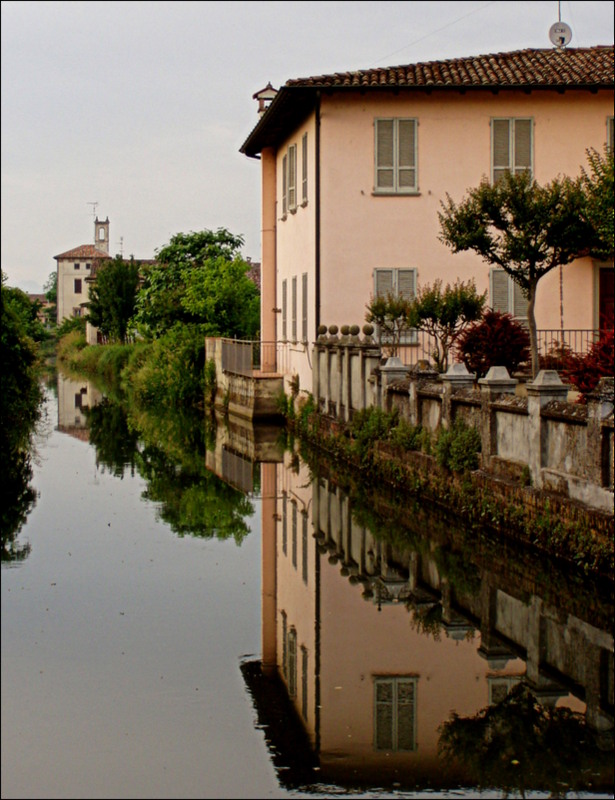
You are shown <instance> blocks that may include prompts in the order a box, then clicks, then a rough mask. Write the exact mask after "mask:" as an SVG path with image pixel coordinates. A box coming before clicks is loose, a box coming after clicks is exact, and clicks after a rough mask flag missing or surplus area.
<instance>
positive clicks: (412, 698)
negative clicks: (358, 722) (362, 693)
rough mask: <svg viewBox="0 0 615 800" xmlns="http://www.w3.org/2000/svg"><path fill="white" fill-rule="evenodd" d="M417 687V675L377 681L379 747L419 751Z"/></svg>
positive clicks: (397, 750) (377, 741) (375, 707)
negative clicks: (417, 742)
mask: <svg viewBox="0 0 615 800" xmlns="http://www.w3.org/2000/svg"><path fill="white" fill-rule="evenodd" d="M416 689H417V679H416V678H414V677H410V678H408V677H403V678H402V677H388V676H387V677H386V678H376V679H375V680H374V749H375V750H390V751H393V752H399V751H409V750H416Z"/></svg>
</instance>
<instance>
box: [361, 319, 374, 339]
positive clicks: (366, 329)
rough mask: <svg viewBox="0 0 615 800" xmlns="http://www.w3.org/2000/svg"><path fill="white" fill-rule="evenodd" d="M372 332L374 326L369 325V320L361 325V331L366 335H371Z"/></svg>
mask: <svg viewBox="0 0 615 800" xmlns="http://www.w3.org/2000/svg"><path fill="white" fill-rule="evenodd" d="M373 332H374V326H373V325H370V323H369V322H368V323H367V324H365V325H364V326H363V333H364V334H365V335H366V336H371V335H372V333H373Z"/></svg>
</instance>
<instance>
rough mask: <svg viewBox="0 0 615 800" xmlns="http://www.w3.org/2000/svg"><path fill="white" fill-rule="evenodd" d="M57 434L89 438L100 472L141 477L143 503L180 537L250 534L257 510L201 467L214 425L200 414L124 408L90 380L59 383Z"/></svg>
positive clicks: (238, 537) (237, 537) (64, 379)
mask: <svg viewBox="0 0 615 800" xmlns="http://www.w3.org/2000/svg"><path fill="white" fill-rule="evenodd" d="M58 429H59V430H61V431H65V432H67V433H70V434H71V435H73V436H78V438H83V439H87V440H88V441H89V442H90V444H91V445H92V446H93V447H94V448H95V450H96V462H97V466H98V467H101V468H102V469H103V471H104V470H107V471H108V472H109V473H110V474H112V475H114V476H115V477H118V478H121V477H122V476H123V475H124V473H125V470H129V471H130V474H131V475H135V474H138V475H140V476H141V477H142V478H144V479H145V481H146V484H147V487H146V489H145V491H144V493H143V498H144V499H146V500H149V501H153V502H155V503H156V504H157V505H158V511H157V515H158V518H159V519H160V520H162V521H164V522H166V523H167V524H168V525H169V527H170V528H171V529H172V530H173V532H174V533H176V534H177V535H178V536H198V537H204V538H212V537H216V538H217V539H229V538H232V539H234V540H235V542H236V543H237V544H239V543H241V541H242V540H243V539H244V538H245V536H247V534H248V533H249V530H250V529H249V526H248V523H247V522H246V520H247V518H248V517H250V516H251V515H252V514H253V513H254V507H253V505H252V503H251V502H250V499H249V497H247V496H246V495H245V494H244V493H243V492H241V491H238V490H237V489H236V488H233V487H232V486H230V485H229V484H228V483H226V482H225V481H223V480H221V479H220V478H219V477H218V476H217V475H215V474H214V473H213V472H211V471H210V470H209V469H207V467H206V452H207V447H208V446H211V441H212V437H211V432H212V430H211V425H208V424H204V421H203V417H202V415H200V414H199V413H198V412H196V411H194V410H191V409H188V410H180V411H178V410H172V409H166V408H165V409H149V410H148V411H144V410H135V409H131V410H127V409H126V408H125V407H124V406H123V405H121V404H120V403H118V402H117V401H114V400H112V399H111V398H109V397H103V395H102V393H101V392H100V391H99V390H97V389H96V388H95V387H94V386H93V385H92V384H91V383H90V382H89V381H85V380H84V381H81V382H79V381H75V380H74V379H69V378H67V377H66V376H59V378H58Z"/></svg>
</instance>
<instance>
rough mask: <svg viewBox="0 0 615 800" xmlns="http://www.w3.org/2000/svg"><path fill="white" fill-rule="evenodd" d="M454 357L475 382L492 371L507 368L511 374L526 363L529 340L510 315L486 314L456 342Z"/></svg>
mask: <svg viewBox="0 0 615 800" xmlns="http://www.w3.org/2000/svg"><path fill="white" fill-rule="evenodd" d="M456 354H457V357H458V358H459V359H460V360H461V361H463V363H464V364H465V365H466V367H467V369H468V371H469V372H474V373H475V374H476V377H477V378H484V376H485V375H486V374H487V372H489V369H490V368H491V367H506V368H507V370H508V372H509V373H511V374H512V373H513V371H514V370H516V369H518V367H519V365H520V364H523V363H524V362H526V361H528V360H529V357H530V336H529V334H528V332H527V330H526V328H525V327H524V326H523V325H522V324H521V323H520V322H517V320H516V319H514V318H513V317H512V316H511V315H510V314H503V313H502V312H500V311H491V310H489V311H485V312H484V314H483V316H482V318H481V320H480V321H479V322H475V323H473V324H472V325H470V326H469V327H468V328H466V330H465V331H464V332H463V333H462V334H461V336H460V337H459V338H458V339H457V343H456Z"/></svg>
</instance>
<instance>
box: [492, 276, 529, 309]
mask: <svg viewBox="0 0 615 800" xmlns="http://www.w3.org/2000/svg"><path fill="white" fill-rule="evenodd" d="M504 278H506V280H507V282H508V287H507V294H508V297H507V301H506V304H505V305H504V304H502V303H501V302H498V295H499V294H500V293H503V292H502V287H501V286H500V287H496V286H495V281H496V280H499V281H501V280H503V279H504ZM489 299H490V301H491V308H492V309H493V310H494V311H500V312H501V313H502V314H511V316H513V317H514V318H515V319H518V320H519V321H520V322H527V302H528V301H527V298H525V297H524V296H523V293H522V291H521V287H520V286H519V284H517V283H515V281H513V279H512V278H511V277H510V275H509V274H508V273H507V272H506V270H503V269H499V268H494V269H491V270H489Z"/></svg>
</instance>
